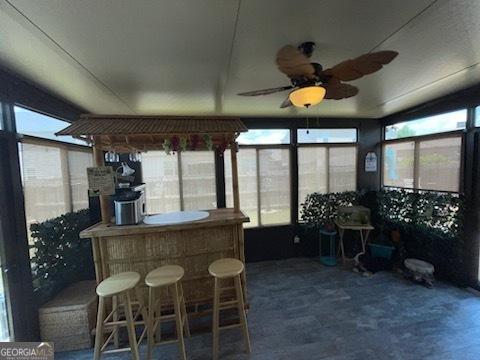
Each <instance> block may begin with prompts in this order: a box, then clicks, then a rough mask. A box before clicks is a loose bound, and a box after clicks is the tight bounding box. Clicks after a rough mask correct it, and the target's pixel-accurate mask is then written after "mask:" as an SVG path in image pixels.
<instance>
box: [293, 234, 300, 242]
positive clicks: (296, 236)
mask: <svg viewBox="0 0 480 360" xmlns="http://www.w3.org/2000/svg"><path fill="white" fill-rule="evenodd" d="M293 243H294V244H299V243H300V236H298V235H295V237H294V238H293Z"/></svg>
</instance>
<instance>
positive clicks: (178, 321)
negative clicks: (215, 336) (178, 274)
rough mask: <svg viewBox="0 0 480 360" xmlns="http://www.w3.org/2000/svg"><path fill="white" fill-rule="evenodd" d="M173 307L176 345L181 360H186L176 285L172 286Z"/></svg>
mask: <svg viewBox="0 0 480 360" xmlns="http://www.w3.org/2000/svg"><path fill="white" fill-rule="evenodd" d="M173 288H174V291H173V307H174V311H175V325H176V326H177V337H178V345H179V347H180V354H181V358H182V359H183V360H186V358H187V355H186V354H185V342H184V340H183V324H182V313H181V312H182V310H181V308H180V301H179V300H180V297H179V291H178V283H175V284H174V285H173Z"/></svg>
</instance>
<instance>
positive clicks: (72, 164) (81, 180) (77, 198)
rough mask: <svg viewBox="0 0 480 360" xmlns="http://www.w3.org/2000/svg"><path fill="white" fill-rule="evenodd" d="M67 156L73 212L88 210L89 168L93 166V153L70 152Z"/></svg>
mask: <svg viewBox="0 0 480 360" xmlns="http://www.w3.org/2000/svg"><path fill="white" fill-rule="evenodd" d="M67 154H68V173H69V176H70V191H71V196H72V210H73V211H77V210H81V209H86V208H88V178H87V168H89V167H92V166H93V158H92V153H91V152H89V151H88V152H86V151H74V150H68V153H67Z"/></svg>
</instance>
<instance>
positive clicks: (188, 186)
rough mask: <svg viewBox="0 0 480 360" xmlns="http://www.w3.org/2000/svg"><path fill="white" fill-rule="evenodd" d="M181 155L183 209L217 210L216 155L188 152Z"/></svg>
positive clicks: (207, 152)
mask: <svg viewBox="0 0 480 360" xmlns="http://www.w3.org/2000/svg"><path fill="white" fill-rule="evenodd" d="M179 155H180V158H181V161H182V174H181V178H182V190H183V209H184V210H198V209H215V208H216V207H217V192H216V185H215V153H214V152H213V151H187V152H182V153H179Z"/></svg>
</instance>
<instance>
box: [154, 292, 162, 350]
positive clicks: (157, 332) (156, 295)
mask: <svg viewBox="0 0 480 360" xmlns="http://www.w3.org/2000/svg"><path fill="white" fill-rule="evenodd" d="M153 292H154V294H153V298H154V299H155V300H154V301H153V307H155V304H156V302H157V299H158V309H155V311H157V310H158V314H157V317H158V318H160V317H161V316H162V289H161V288H156V289H154V290H153ZM154 314H155V313H154ZM154 318H155V316H154ZM161 322H162V321H161V320H160V319H159V320H158V326H157V328H156V330H155V340H156V341H157V342H160V341H162V324H161Z"/></svg>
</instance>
